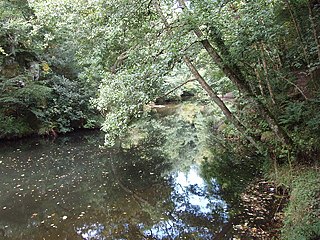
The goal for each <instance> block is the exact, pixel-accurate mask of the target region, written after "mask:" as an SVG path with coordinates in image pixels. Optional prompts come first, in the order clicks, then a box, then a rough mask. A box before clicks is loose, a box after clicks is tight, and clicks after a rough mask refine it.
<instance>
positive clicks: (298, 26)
mask: <svg viewBox="0 0 320 240" xmlns="http://www.w3.org/2000/svg"><path fill="white" fill-rule="evenodd" d="M284 2H285V4H286V5H287V8H288V10H289V13H290V16H291V19H292V22H293V25H294V27H295V29H296V32H297V35H298V37H299V40H300V46H301V48H302V50H303V55H304V58H305V61H306V63H307V64H309V58H308V54H307V50H306V47H305V42H304V40H303V37H302V33H301V28H300V25H299V23H298V21H297V19H296V18H295V16H294V13H293V9H292V7H291V4H290V2H289V0H284Z"/></svg>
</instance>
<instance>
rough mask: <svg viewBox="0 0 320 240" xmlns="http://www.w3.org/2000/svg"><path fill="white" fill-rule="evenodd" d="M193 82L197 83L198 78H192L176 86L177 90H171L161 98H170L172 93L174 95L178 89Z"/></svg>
mask: <svg viewBox="0 0 320 240" xmlns="http://www.w3.org/2000/svg"><path fill="white" fill-rule="evenodd" d="M193 81H197V79H196V78H192V79H189V80H187V81H185V82H183V83H181V84H179V85H178V86H176V87H175V88H173V89H171V90H170V91H169V92H167V93H165V94H163V95H162V96H160V97H159V98H164V97H166V96H168V95H169V94H170V93H173V92H174V91H175V90H177V89H178V88H180V87H182V86H183V85H185V84H187V83H189V82H193Z"/></svg>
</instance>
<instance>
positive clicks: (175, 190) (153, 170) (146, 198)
mask: <svg viewBox="0 0 320 240" xmlns="http://www.w3.org/2000/svg"><path fill="white" fill-rule="evenodd" d="M102 143H103V135H102V134H100V133H99V132H80V133H73V134H69V135H66V136H63V137H59V138H57V139H56V140H54V141H53V140H49V139H47V140H46V139H32V140H30V139H28V140H20V141H16V142H10V143H8V142H6V143H2V144H1V146H0V147H1V153H0V237H1V239H46V240H47V239H55V240H56V239H68V240H69V239H213V237H214V236H215V234H216V233H217V232H219V231H220V230H221V229H222V228H223V227H224V226H225V225H226V224H227V223H228V218H229V216H228V210H227V204H226V203H225V202H224V201H223V199H221V197H219V196H218V195H216V194H214V192H213V191H212V189H213V190H214V189H215V188H216V190H217V191H218V189H219V186H218V184H217V183H216V182H215V180H214V179H212V182H211V184H210V186H211V189H210V191H208V189H207V188H208V186H207V184H206V183H205V181H204V180H203V179H202V178H201V177H200V175H199V169H198V166H197V164H192V165H190V166H189V167H188V168H184V170H179V169H177V168H176V167H173V164H172V162H170V161H168V159H166V156H165V154H163V153H162V152H161V151H157V150H155V149H150V148H148V147H147V146H146V147H145V148H144V147H143V146H142V147H141V146H140V147H139V149H136V148H134V147H132V148H130V149H122V148H114V149H101V148H100V147H99V145H101V144H102ZM212 186H214V187H213V188H212ZM209 192H210V193H209Z"/></svg>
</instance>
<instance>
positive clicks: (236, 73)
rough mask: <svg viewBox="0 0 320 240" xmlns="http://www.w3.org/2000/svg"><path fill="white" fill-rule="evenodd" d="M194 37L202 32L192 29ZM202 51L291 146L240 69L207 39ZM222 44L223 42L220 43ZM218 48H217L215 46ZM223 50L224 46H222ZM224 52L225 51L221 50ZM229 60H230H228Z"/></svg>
mask: <svg viewBox="0 0 320 240" xmlns="http://www.w3.org/2000/svg"><path fill="white" fill-rule="evenodd" d="M178 1H179V4H180V6H181V7H182V9H183V10H184V9H186V4H185V2H184V1H185V0H178ZM193 31H194V33H195V35H196V36H197V37H198V38H199V39H203V37H204V35H203V33H202V31H201V30H200V29H199V28H198V27H195V28H194V29H193ZM221 41H222V39H221ZM200 42H201V44H202V46H203V47H204V49H205V50H206V51H207V52H208V54H209V55H210V57H211V58H212V60H213V61H214V62H215V64H217V66H218V67H219V68H220V69H221V70H222V71H223V72H224V74H225V75H226V76H227V77H228V78H229V79H230V80H231V81H232V82H233V83H234V84H235V85H236V86H237V87H238V89H239V90H240V91H241V92H243V93H245V94H246V95H247V96H248V97H250V98H251V100H252V101H253V102H255V103H256V105H257V108H258V111H259V112H260V114H261V115H262V117H263V118H264V119H265V120H266V121H267V122H268V124H269V126H270V128H271V129H272V130H273V132H274V133H275V134H276V136H278V137H279V139H280V140H281V141H282V142H283V143H284V144H286V145H289V146H292V145H293V142H292V140H291V138H290V137H289V135H288V134H287V133H286V132H285V131H284V129H283V128H282V127H281V126H280V125H279V124H278V123H277V121H276V119H275V117H274V116H273V115H272V114H271V112H270V111H269V109H268V108H266V107H265V106H264V104H263V103H262V102H261V101H260V100H259V99H257V98H255V97H254V93H253V92H252V90H251V88H250V85H249V84H248V82H247V81H246V80H245V78H244V76H243V74H242V73H241V70H240V68H239V67H238V66H237V65H236V64H232V65H231V66H230V65H229V63H225V62H224V61H223V59H222V57H221V56H220V55H219V54H218V53H217V51H216V50H215V49H214V48H213V46H212V45H211V43H210V42H209V40H208V39H204V40H200ZM222 42H223V41H222ZM217 47H218V48H219V46H217ZM223 48H225V46H223ZM223 51H226V49H223ZM229 56H230V55H229V53H227V56H226V58H227V59H229V58H230V57H229ZM229 60H230V59H229Z"/></svg>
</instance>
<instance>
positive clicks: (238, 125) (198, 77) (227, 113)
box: [155, 1, 263, 153]
mask: <svg viewBox="0 0 320 240" xmlns="http://www.w3.org/2000/svg"><path fill="white" fill-rule="evenodd" d="M155 7H156V10H157V11H158V14H159V15H160V17H161V20H162V22H163V23H164V25H165V27H166V29H167V31H168V33H169V34H173V33H172V31H171V30H170V25H169V23H168V21H167V19H166V17H165V16H164V14H163V13H162V10H161V8H160V4H159V2H158V1H156V2H155ZM183 61H184V62H185V63H186V65H187V67H188V68H189V70H190V72H191V73H192V74H193V76H194V78H195V79H196V80H197V81H198V83H199V84H200V86H201V87H202V88H203V89H204V90H205V91H206V92H207V94H208V95H209V97H210V98H211V99H212V100H213V102H214V103H215V104H216V105H217V106H218V107H219V108H220V110H221V111H222V113H223V114H224V116H225V117H226V118H227V120H228V121H229V122H231V123H232V124H233V125H234V126H235V127H236V129H237V130H238V131H239V132H240V133H241V134H242V135H243V136H244V137H245V138H246V139H247V140H248V141H249V142H250V143H251V144H252V145H253V146H254V147H255V148H256V149H257V150H258V151H259V152H260V153H263V151H262V149H261V147H260V146H259V144H258V143H257V142H256V141H255V140H254V138H253V137H252V136H250V135H248V134H247V133H246V128H245V126H243V124H242V123H241V122H240V121H239V119H237V118H236V117H235V116H234V115H233V114H232V113H231V111H230V110H229V109H228V107H227V106H226V105H225V104H224V102H223V101H222V100H221V99H220V98H219V97H218V95H217V94H216V93H215V92H214V91H213V89H212V87H211V86H210V85H209V84H208V83H207V82H206V81H205V80H204V78H203V77H202V75H201V74H200V73H199V71H198V70H197V68H196V67H195V66H194V64H193V63H192V62H191V60H190V58H189V57H188V56H186V55H184V56H183Z"/></svg>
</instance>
